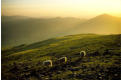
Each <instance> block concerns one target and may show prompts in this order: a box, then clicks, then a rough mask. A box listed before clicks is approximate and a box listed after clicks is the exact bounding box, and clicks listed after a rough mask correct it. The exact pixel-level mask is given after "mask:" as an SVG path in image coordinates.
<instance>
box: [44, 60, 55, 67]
mask: <svg viewBox="0 0 121 80" xmlns="http://www.w3.org/2000/svg"><path fill="white" fill-rule="evenodd" d="M43 65H44V66H50V67H52V66H53V64H52V60H46V61H44V62H43Z"/></svg>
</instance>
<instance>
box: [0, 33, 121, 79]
mask: <svg viewBox="0 0 121 80" xmlns="http://www.w3.org/2000/svg"><path fill="white" fill-rule="evenodd" d="M120 42H121V35H95V34H78V35H69V36H65V37H58V38H53V39H49V40H46V41H42V42H38V43H34V44H30V45H21V46H17V47H14V48H11V49H8V50H3V51H2V75H3V76H2V78H3V79H7V78H8V79H9V80H13V79H17V77H16V76H17V75H18V78H20V79H24V78H25V75H27V76H28V77H26V78H27V79H29V78H31V80H36V79H39V80H40V78H42V79H43V80H45V78H51V79H53V80H55V79H57V78H59V79H60V78H64V79H66V80H68V79H69V80H71V79H72V80H74V79H75V80H76V79H79V80H80V79H87V78H88V75H91V76H92V77H89V79H90V80H91V79H93V80H97V78H98V77H97V76H98V75H97V76H96V75H95V74H97V73H99V71H100V70H101V69H103V68H105V69H106V70H107V68H111V69H112V67H116V68H120V67H119V59H120V53H121V43H120ZM81 50H85V51H86V52H87V56H86V57H85V58H83V59H82V60H81V61H78V59H79V56H76V54H77V53H79V52H80V51H81ZM107 50H108V51H107ZM106 51H107V52H106ZM61 56H67V57H68V59H69V63H70V64H62V65H61V66H58V65H57V64H54V67H52V68H49V69H48V68H47V69H46V68H45V69H43V68H44V67H43V66H42V62H43V61H44V60H48V59H52V60H53V61H54V62H55V61H56V59H57V58H59V57H61ZM70 60H71V61H70ZM14 62H15V63H16V64H13V63H14ZM16 65H17V68H15V66H16ZM62 66H63V67H62ZM83 66H86V68H84V69H83ZM97 66H98V67H99V68H96V67H97ZM56 67H59V68H58V69H55V68H56ZM75 67H77V68H79V70H78V71H75V72H76V73H77V75H76V76H74V74H73V71H71V70H68V69H69V68H72V69H74V68H75ZM25 68H27V69H25ZM92 68H94V69H96V70H95V71H93V70H92ZM13 69H14V70H13ZM53 70H54V72H52V71H53ZM85 70H87V71H86V72H85ZM14 71H16V72H14ZM44 71H45V72H44ZM59 71H60V72H61V73H59ZM117 72H118V71H117ZM14 73H16V74H14ZM107 73H108V72H107ZM107 73H106V74H107ZM57 74H58V75H57ZM117 74H118V73H117ZM41 75H44V76H43V77H41ZM49 75H51V76H49ZM78 75H81V76H83V77H79V76H78ZM111 75H112V74H111ZM111 75H109V77H108V78H113V77H111ZM6 76H7V77H6ZM59 76H60V77H59ZM95 76H96V77H95Z"/></svg>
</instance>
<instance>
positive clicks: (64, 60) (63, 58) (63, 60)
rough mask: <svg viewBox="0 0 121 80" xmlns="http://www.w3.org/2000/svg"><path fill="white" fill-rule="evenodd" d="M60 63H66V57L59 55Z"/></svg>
mask: <svg viewBox="0 0 121 80" xmlns="http://www.w3.org/2000/svg"><path fill="white" fill-rule="evenodd" d="M58 61H59V62H60V63H66V62H67V57H61V58H59V59H58Z"/></svg>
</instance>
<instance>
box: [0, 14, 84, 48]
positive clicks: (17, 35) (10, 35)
mask: <svg viewBox="0 0 121 80" xmlns="http://www.w3.org/2000/svg"><path fill="white" fill-rule="evenodd" d="M84 21H85V19H78V18H59V17H57V18H28V17H22V16H2V23H1V24H2V27H1V28H2V46H3V47H4V46H5V47H6V46H16V45H20V44H22V43H27V44H30V43H33V42H37V41H42V40H46V39H49V38H53V37H57V36H64V35H67V34H68V32H67V31H68V30H72V28H73V27H75V26H76V25H78V24H80V23H82V22H84Z"/></svg>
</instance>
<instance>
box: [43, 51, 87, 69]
mask: <svg viewBox="0 0 121 80" xmlns="http://www.w3.org/2000/svg"><path fill="white" fill-rule="evenodd" d="M79 55H80V56H81V57H84V56H86V52H85V51H81V52H80V53H79ZM57 61H58V62H59V63H66V62H67V57H61V58H59V59H58V60H57ZM43 65H44V66H49V67H52V66H53V61H52V60H46V61H43Z"/></svg>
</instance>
